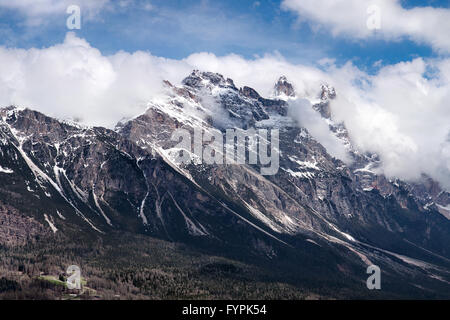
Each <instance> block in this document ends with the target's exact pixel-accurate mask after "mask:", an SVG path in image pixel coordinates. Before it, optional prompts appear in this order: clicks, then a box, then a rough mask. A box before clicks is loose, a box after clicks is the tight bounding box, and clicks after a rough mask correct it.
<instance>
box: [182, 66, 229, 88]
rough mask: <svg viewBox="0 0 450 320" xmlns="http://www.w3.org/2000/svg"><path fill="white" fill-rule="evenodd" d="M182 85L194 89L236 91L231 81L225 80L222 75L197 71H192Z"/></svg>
mask: <svg viewBox="0 0 450 320" xmlns="http://www.w3.org/2000/svg"><path fill="white" fill-rule="evenodd" d="M182 83H183V85H185V86H188V87H191V88H194V89H200V88H204V87H206V88H212V87H220V88H229V89H233V90H237V88H236V86H235V85H234V82H233V80H231V79H229V78H227V79H225V78H224V76H223V75H221V74H219V73H214V72H204V71H199V70H194V71H192V73H191V74H190V75H189V76H187V77H186V78H185V79H184V80H183V81H182Z"/></svg>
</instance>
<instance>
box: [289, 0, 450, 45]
mask: <svg viewBox="0 0 450 320" xmlns="http://www.w3.org/2000/svg"><path fill="white" fill-rule="evenodd" d="M374 6H376V7H374ZM282 7H283V8H284V9H286V10H291V11H294V12H296V13H297V14H298V15H299V17H300V18H301V19H302V20H304V21H310V22H312V23H313V24H314V26H315V27H319V28H325V30H330V31H331V33H332V34H333V35H347V36H351V37H355V38H358V39H363V38H368V37H373V36H376V37H381V38H383V39H386V40H396V39H400V38H402V37H406V38H409V39H411V40H412V41H415V42H417V43H424V44H427V45H431V46H432V47H433V48H434V49H435V50H437V51H442V52H446V53H448V52H450V37H449V36H448V32H447V30H450V9H445V8H433V7H414V8H412V9H405V8H403V7H402V6H401V1H400V0H371V1H362V0H334V1H329V0H284V1H283V3H282ZM369 7H371V8H369ZM373 8H377V9H379V13H380V15H379V17H380V22H381V24H380V29H379V30H377V31H376V32H374V30H372V29H370V28H368V27H367V20H368V19H369V17H373V14H375V12H376V11H378V10H372V9H373ZM368 9H369V10H368Z"/></svg>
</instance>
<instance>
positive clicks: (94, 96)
mask: <svg viewBox="0 0 450 320" xmlns="http://www.w3.org/2000/svg"><path fill="white" fill-rule="evenodd" d="M0 65H1V67H0V70H2V72H1V73H0V104H1V105H9V104H15V105H21V106H26V107H29V108H32V109H38V110H40V111H42V112H44V113H46V114H49V115H52V116H56V117H59V118H64V119H78V120H80V121H81V122H83V123H87V124H92V125H103V126H108V127H111V126H114V124H115V123H116V122H117V121H118V120H120V119H121V118H123V117H130V116H133V115H136V114H137V113H139V112H142V111H143V108H145V107H144V103H145V102H146V101H148V100H150V99H151V98H152V97H154V96H155V95H156V94H158V92H159V91H160V90H161V89H162V85H161V81H162V80H163V79H164V77H165V76H167V78H169V79H178V78H179V77H181V74H187V73H188V71H189V70H190V69H188V67H187V66H185V65H184V64H183V63H182V62H180V61H175V60H168V59H164V58H159V57H155V56H152V55H150V54H148V53H146V52H140V51H138V52H135V53H132V54H130V53H126V52H118V53H116V54H114V55H112V56H103V55H102V54H101V52H100V51H99V50H97V49H95V48H92V47H91V46H90V45H89V44H88V43H87V42H86V41H85V40H83V39H80V38H78V37H76V36H75V35H74V34H73V33H68V34H67V36H66V39H65V41H64V42H63V43H62V44H58V45H55V46H52V47H49V48H45V49H29V50H23V49H6V48H0Z"/></svg>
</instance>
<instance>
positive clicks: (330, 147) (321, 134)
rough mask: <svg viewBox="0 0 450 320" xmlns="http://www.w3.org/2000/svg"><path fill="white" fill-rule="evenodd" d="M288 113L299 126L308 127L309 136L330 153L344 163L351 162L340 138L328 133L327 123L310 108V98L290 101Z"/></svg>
mask: <svg viewBox="0 0 450 320" xmlns="http://www.w3.org/2000/svg"><path fill="white" fill-rule="evenodd" d="M289 115H290V116H291V117H293V118H294V119H296V120H297V121H298V124H299V125H300V126H301V127H304V128H306V129H308V132H309V133H310V134H311V136H312V137H314V139H316V140H317V141H319V142H320V143H321V144H322V145H323V146H324V147H325V149H327V152H328V153H329V154H330V155H332V156H333V157H335V158H337V159H341V160H343V161H344V162H346V163H350V162H351V158H350V156H349V154H348V150H347V149H346V148H345V146H344V145H343V143H342V141H341V140H339V139H338V138H337V137H336V136H335V135H333V134H331V133H330V128H329V126H328V124H327V123H326V122H325V121H323V119H322V117H321V115H320V114H319V113H318V112H316V111H315V110H314V109H313V108H312V104H311V101H310V100H308V99H304V98H300V99H296V100H292V101H290V103H289Z"/></svg>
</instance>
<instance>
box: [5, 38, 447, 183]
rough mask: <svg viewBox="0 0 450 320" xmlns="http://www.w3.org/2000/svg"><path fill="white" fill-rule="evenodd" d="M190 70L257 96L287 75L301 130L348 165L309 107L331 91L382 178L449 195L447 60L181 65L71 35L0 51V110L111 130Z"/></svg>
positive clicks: (339, 116)
mask: <svg viewBox="0 0 450 320" xmlns="http://www.w3.org/2000/svg"><path fill="white" fill-rule="evenodd" d="M192 69H200V70H205V71H213V72H219V73H222V74H223V75H224V76H225V77H229V78H232V79H233V80H234V81H235V84H236V86H238V87H242V86H244V85H246V86H250V87H253V88H255V89H256V90H257V91H258V92H259V93H260V94H261V95H263V96H270V95H271V94H272V93H273V86H274V83H275V82H276V80H277V79H278V77H279V76H280V75H285V76H286V77H287V78H288V79H289V81H291V82H292V83H293V84H294V86H295V89H296V91H297V94H298V96H299V98H300V99H299V100H298V103H297V105H296V111H295V113H294V114H295V116H296V118H297V119H298V120H299V122H300V124H301V125H303V126H305V127H307V128H308V129H309V131H310V132H311V134H312V135H313V136H314V137H315V138H316V139H317V140H319V141H320V142H321V143H322V144H323V145H324V146H325V147H326V148H327V149H328V150H329V152H330V153H331V154H333V155H334V156H336V157H340V158H341V159H344V160H345V152H343V150H342V146H341V145H340V144H339V143H338V142H337V141H336V139H334V138H333V137H332V136H330V135H329V134H328V132H327V128H326V125H325V123H324V122H323V121H322V119H320V117H319V116H318V114H316V113H314V112H313V111H312V109H311V105H310V103H309V102H308V101H313V100H314V99H317V96H318V94H319V90H320V85H321V84H323V83H328V84H330V85H332V86H334V87H335V88H336V91H337V98H336V100H334V101H333V102H332V104H331V111H332V114H333V118H334V119H335V120H336V121H343V122H344V123H345V125H346V126H347V128H348V129H349V132H350V136H351V139H352V140H353V142H354V143H355V145H356V146H357V147H358V148H359V149H361V150H362V151H370V152H376V153H378V154H379V155H380V157H381V159H382V161H383V168H382V169H383V171H384V173H386V174H387V175H388V176H398V177H400V178H403V179H408V180H414V179H418V178H419V177H420V175H421V173H426V174H428V175H430V176H431V177H433V178H434V179H435V180H437V181H439V182H441V184H442V185H443V186H445V187H446V188H447V189H450V137H449V134H450V112H449V109H448V108H449V101H450V59H445V58H440V59H428V60H424V59H421V58H418V59H415V60H412V61H408V62H402V63H399V64H395V65H390V66H386V67H383V68H381V69H380V71H379V72H378V73H377V74H375V75H368V74H366V73H365V72H363V71H361V70H359V69H358V68H356V67H355V66H354V65H352V64H351V63H347V64H346V65H344V66H340V67H337V66H336V65H335V64H334V62H333V60H327V61H326V63H322V67H321V68H315V67H311V66H305V65H300V64H292V63H289V62H288V61H286V60H285V59H284V58H283V57H282V56H280V55H277V54H274V55H266V56H264V57H260V58H255V59H245V58H242V57H240V56H237V55H227V56H223V57H218V56H215V55H214V54H211V53H196V54H192V55H190V56H189V57H187V58H185V59H182V60H172V59H165V58H161V57H156V56H153V55H151V54H150V53H148V52H142V51H138V52H134V53H127V52H122V51H121V52H118V53H116V54H113V55H110V56H105V55H103V54H102V53H101V52H100V51H99V50H97V49H96V48H93V47H92V46H91V45H90V44H89V43H87V42H86V41H85V40H84V39H80V38H78V37H76V36H75V35H74V34H73V33H68V34H67V36H66V39H65V41H64V42H63V43H61V44H58V45H55V46H52V47H49V48H43V49H29V50H23V49H8V48H4V47H0V70H1V71H2V72H0V105H2V106H7V105H10V104H16V105H20V106H24V107H29V108H32V109H37V110H40V111H42V112H44V113H46V114H49V115H51V116H55V117H58V118H63V119H80V121H81V122H83V123H86V124H90V125H102V126H107V127H113V126H114V125H115V124H116V123H117V121H119V120H121V119H122V118H128V117H132V116H135V115H137V114H139V113H141V112H143V111H144V110H145V103H146V102H147V101H149V100H151V99H152V98H153V97H155V96H157V95H158V94H160V93H161V90H163V87H162V84H161V83H162V80H164V79H167V80H169V81H170V82H172V83H175V84H180V83H181V80H182V79H183V78H184V77H186V76H187V75H188V74H189V73H190V72H191V71H192ZM305 99H306V100H305Z"/></svg>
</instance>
